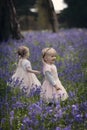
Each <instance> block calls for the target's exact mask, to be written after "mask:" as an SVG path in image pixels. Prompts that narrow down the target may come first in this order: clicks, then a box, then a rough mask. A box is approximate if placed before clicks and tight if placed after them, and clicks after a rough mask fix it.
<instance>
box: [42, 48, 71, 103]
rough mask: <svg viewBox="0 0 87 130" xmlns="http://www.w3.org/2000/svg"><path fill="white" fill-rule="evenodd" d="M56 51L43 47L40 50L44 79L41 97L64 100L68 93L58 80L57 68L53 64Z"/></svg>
mask: <svg viewBox="0 0 87 130" xmlns="http://www.w3.org/2000/svg"><path fill="white" fill-rule="evenodd" d="M56 56H57V52H56V50H55V49H54V48H44V49H43V50H42V62H43V74H44V77H45V78H44V81H43V84H42V92H41V98H44V99H46V100H47V101H50V100H52V99H53V98H54V99H55V100H62V101H64V100H66V99H67V98H68V94H67V92H66V90H65V88H64V87H63V85H62V84H61V81H60V80H59V77H58V73H57V68H56V66H55V64H54V63H55V60H56Z"/></svg>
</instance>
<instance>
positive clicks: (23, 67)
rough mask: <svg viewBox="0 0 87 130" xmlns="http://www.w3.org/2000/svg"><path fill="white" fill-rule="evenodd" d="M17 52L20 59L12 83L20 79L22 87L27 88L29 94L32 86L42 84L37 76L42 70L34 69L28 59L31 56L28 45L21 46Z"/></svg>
mask: <svg viewBox="0 0 87 130" xmlns="http://www.w3.org/2000/svg"><path fill="white" fill-rule="evenodd" d="M17 54H18V56H19V61H18V65H17V69H16V71H15V73H14V74H13V76H12V84H14V83H16V82H17V81H18V82H19V84H20V85H19V87H20V89H24V88H25V90H26V92H27V94H29V93H30V89H31V88H32V86H41V83H40V81H39V80H38V78H37V77H36V74H40V71H37V70H33V69H32V66H31V62H30V61H29V60H28V58H29V56H30V51H29V48H28V47H26V46H19V47H18V50H17Z"/></svg>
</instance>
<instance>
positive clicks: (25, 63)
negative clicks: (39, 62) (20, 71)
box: [22, 59, 31, 65]
mask: <svg viewBox="0 0 87 130" xmlns="http://www.w3.org/2000/svg"><path fill="white" fill-rule="evenodd" d="M22 65H31V63H30V61H29V60H27V59H22Z"/></svg>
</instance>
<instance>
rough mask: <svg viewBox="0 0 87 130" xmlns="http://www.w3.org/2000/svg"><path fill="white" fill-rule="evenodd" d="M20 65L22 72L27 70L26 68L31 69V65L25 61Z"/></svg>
mask: <svg viewBox="0 0 87 130" xmlns="http://www.w3.org/2000/svg"><path fill="white" fill-rule="evenodd" d="M22 65H23V69H24V70H27V68H30V69H31V63H30V62H29V61H28V60H25V61H24V62H23V64H22Z"/></svg>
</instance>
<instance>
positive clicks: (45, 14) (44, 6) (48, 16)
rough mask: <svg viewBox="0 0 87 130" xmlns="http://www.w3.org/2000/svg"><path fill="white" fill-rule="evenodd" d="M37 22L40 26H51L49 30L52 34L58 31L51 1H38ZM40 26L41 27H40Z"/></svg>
mask: <svg viewBox="0 0 87 130" xmlns="http://www.w3.org/2000/svg"><path fill="white" fill-rule="evenodd" d="M37 5H38V14H39V15H38V17H39V18H38V19H39V20H38V21H40V24H42V26H43V25H44V26H45V25H46V22H47V24H50V25H51V29H52V31H53V32H57V31H58V20H57V15H56V12H55V10H54V6H53V3H52V1H51V0H38V3H37ZM40 26H41V25H40Z"/></svg>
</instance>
